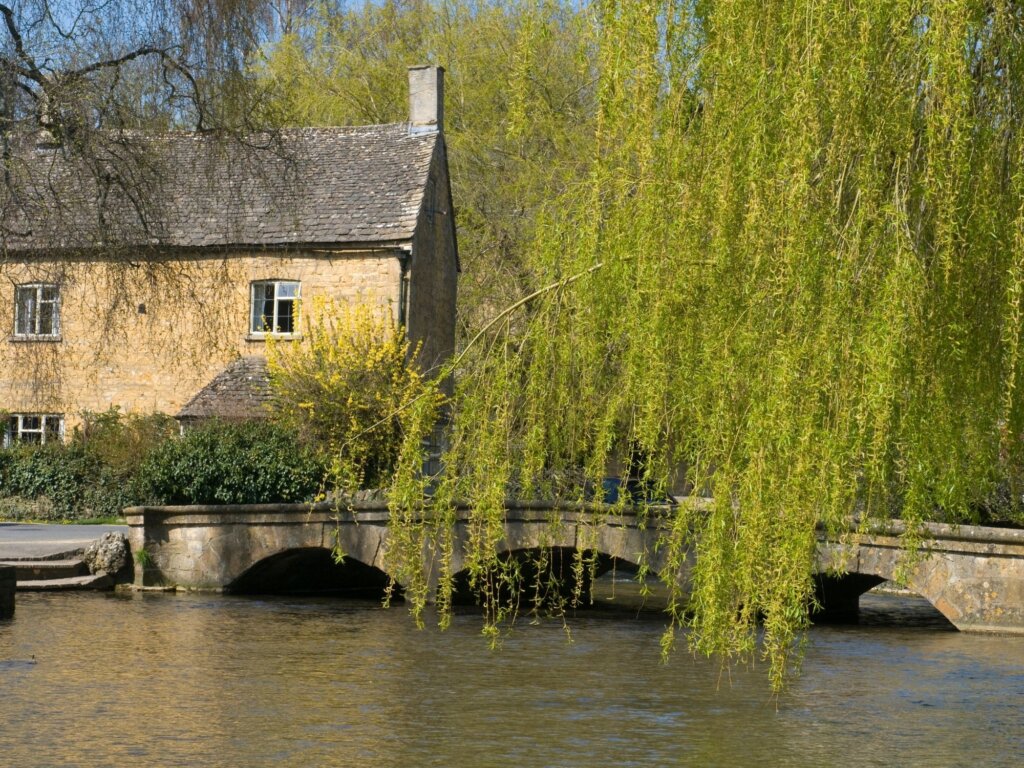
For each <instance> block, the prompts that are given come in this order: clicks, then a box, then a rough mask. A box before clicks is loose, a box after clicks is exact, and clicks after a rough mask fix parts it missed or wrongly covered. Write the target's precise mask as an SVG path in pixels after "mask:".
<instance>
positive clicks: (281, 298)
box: [249, 280, 302, 337]
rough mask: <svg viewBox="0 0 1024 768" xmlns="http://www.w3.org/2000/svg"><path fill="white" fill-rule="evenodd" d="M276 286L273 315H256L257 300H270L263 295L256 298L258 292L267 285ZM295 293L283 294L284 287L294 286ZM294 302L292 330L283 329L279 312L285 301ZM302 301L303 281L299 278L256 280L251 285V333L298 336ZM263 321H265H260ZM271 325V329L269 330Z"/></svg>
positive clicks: (257, 334)
mask: <svg viewBox="0 0 1024 768" xmlns="http://www.w3.org/2000/svg"><path fill="white" fill-rule="evenodd" d="M268 285H272V286H274V298H273V299H270V301H273V306H274V314H273V317H267V316H266V315H263V314H261V315H259V316H257V315H256V302H257V301H259V302H264V301H268V299H267V298H266V297H265V296H261V297H260V298H259V299H257V298H256V292H257V291H259V290H261V289H265V288H266V286H268ZM293 287H294V295H291V296H289V295H282V294H283V293H284V291H282V288H293ZM285 301H290V302H292V329H291V330H290V331H281V330H279V328H280V319H281V315H280V314H279V312H280V308H281V305H282V303H283V302H285ZM301 301H302V283H300V282H299V281H298V280H254V281H253V282H252V283H251V284H250V286H249V334H250V335H251V336H256V337H266V336H297V335H298V333H299V330H298V327H297V326H298V322H299V304H300V302H301ZM268 320H269V321H270V322H269V323H268V322H266V321H268ZM260 321H263V322H260ZM268 326H269V330H268Z"/></svg>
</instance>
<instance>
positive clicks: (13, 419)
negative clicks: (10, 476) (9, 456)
mask: <svg viewBox="0 0 1024 768" xmlns="http://www.w3.org/2000/svg"><path fill="white" fill-rule="evenodd" d="M32 419H38V420H39V426H38V427H36V426H29V425H28V423H30V420H32ZM48 427H49V428H48ZM26 435H39V442H38V443H36V442H35V441H34V440H26V439H25V436H26ZM3 438H4V440H3V444H4V448H9V447H11V446H12V445H15V444H17V443H32V444H35V445H46V443H47V442H49V441H51V440H57V441H58V442H63V440H64V415H63V414H60V413H9V414H7V423H6V424H5V425H4V434H3Z"/></svg>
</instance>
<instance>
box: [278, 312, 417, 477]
mask: <svg viewBox="0 0 1024 768" xmlns="http://www.w3.org/2000/svg"><path fill="white" fill-rule="evenodd" d="M304 317H305V326H304V329H303V338H302V341H301V342H282V343H277V342H275V341H274V340H269V341H268V345H267V351H268V363H269V368H270V385H271V389H272V390H273V393H274V417H275V420H276V421H278V422H279V423H280V424H282V425H284V426H285V427H286V428H287V429H289V430H290V431H292V432H293V433H294V434H296V435H298V436H299V437H300V438H301V439H302V442H303V443H304V444H305V445H307V446H309V447H310V448H311V449H312V450H315V451H316V452H317V453H318V454H319V455H321V456H322V457H323V458H324V460H325V461H326V462H327V463H328V465H329V473H328V477H329V483H330V484H331V485H332V486H334V487H335V488H339V489H343V490H347V491H355V490H358V489H360V488H376V487H378V486H379V484H380V483H382V482H384V481H386V480H388V479H389V478H390V476H391V473H392V472H393V470H394V467H395V462H396V460H397V457H398V450H399V446H400V445H401V441H402V436H403V420H404V416H403V412H404V411H405V409H406V407H407V406H408V404H409V403H411V402H412V401H414V400H416V399H418V398H421V397H423V396H426V394H427V393H426V384H425V382H424V380H423V377H422V376H421V374H420V373H419V372H418V370H417V369H416V366H415V365H412V364H411V360H412V359H413V358H414V351H413V350H412V349H410V344H409V341H408V339H407V338H406V336H405V331H404V329H403V328H401V327H398V326H396V325H395V323H394V321H393V320H392V319H391V317H390V315H389V314H388V313H385V314H382V313H381V312H380V311H379V310H374V309H373V308H371V307H367V306H364V305H357V306H354V307H347V306H346V307H339V306H338V305H336V304H333V303H330V304H324V303H321V304H319V305H314V306H312V307H309V308H307V311H306V312H305V313H304Z"/></svg>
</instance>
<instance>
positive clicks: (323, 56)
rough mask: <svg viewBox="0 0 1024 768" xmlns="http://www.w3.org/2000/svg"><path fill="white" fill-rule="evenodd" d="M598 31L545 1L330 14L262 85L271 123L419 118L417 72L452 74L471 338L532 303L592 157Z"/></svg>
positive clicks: (278, 61) (284, 49) (453, 2)
mask: <svg viewBox="0 0 1024 768" xmlns="http://www.w3.org/2000/svg"><path fill="white" fill-rule="evenodd" d="M596 29H597V28H596V26H595V23H594V15H593V13H592V11H591V10H590V9H589V8H588V7H586V6H582V7H580V6H577V5H574V4H571V3H566V2H558V1H545V2H539V3H505V2H496V1H494V0H485V2H468V1H467V0H437V1H436V2H429V1H428V0H412V1H411V2H395V1H394V0H387V1H386V2H383V3H370V2H368V3H365V4H364V5H357V4H348V3H325V4H323V5H322V6H321V8H320V10H319V12H318V13H316V14H312V15H310V17H309V18H307V19H306V20H304V21H303V22H301V23H297V24H296V26H295V28H294V29H293V31H292V33H290V34H287V35H285V36H283V38H282V39H281V40H279V41H277V42H276V44H274V45H272V46H271V47H270V48H269V50H268V53H267V58H266V61H265V62H264V63H263V64H262V65H261V66H260V67H258V68H257V74H258V76H259V78H260V80H261V82H262V84H263V86H264V88H265V89H266V91H267V94H266V98H265V100H266V103H267V104H268V108H269V112H268V114H267V115H266V119H267V120H269V121H271V122H276V123H279V124H283V125H296V126H307V125H360V124H367V123H387V122H401V121H404V120H407V119H408V95H407V94H408V86H407V78H406V68H407V67H408V66H411V65H418V64H438V65H441V66H443V67H444V68H445V70H446V73H445V141H446V144H447V147H448V156H449V161H450V164H451V176H452V195H453V198H454V205H455V209H456V214H457V221H458V228H459V255H460V258H461V261H462V266H463V273H462V278H461V281H460V286H459V307H460V309H459V318H460V323H461V325H460V332H463V333H464V332H465V331H466V330H467V329H469V330H471V329H473V328H474V327H475V326H478V324H479V323H480V322H481V321H482V320H483V318H484V317H485V316H486V315H487V314H488V313H490V312H491V311H493V309H494V308H495V307H500V306H503V305H504V304H506V303H509V302H511V301H513V300H515V299H517V298H519V297H520V296H521V295H522V294H523V293H524V292H525V291H527V290H528V289H529V288H530V286H531V283H532V281H533V280H534V279H535V277H536V276H535V275H534V274H533V271H532V265H531V264H530V263H529V261H528V260H527V259H526V258H525V253H526V251H527V249H528V248H529V246H530V244H531V242H532V240H533V238H534V229H535V226H536V223H537V221H538V218H537V214H538V212H539V211H541V210H542V209H543V208H544V206H545V205H547V204H549V203H550V202H551V200H552V195H557V194H559V193H560V192H562V191H564V190H565V189H567V188H568V187H569V186H570V185H571V184H572V183H573V182H575V181H578V180H579V179H582V178H585V176H586V173H587V169H588V166H589V164H590V162H591V157H592V146H593V135H594V134H593V129H594V118H595V113H596V99H595V96H596V91H595V88H594V81H595V72H594V55H595V51H596V47H595V35H596Z"/></svg>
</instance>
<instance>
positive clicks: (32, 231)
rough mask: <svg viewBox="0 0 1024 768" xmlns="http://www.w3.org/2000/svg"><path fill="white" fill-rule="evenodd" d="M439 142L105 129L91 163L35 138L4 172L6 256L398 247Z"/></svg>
mask: <svg viewBox="0 0 1024 768" xmlns="http://www.w3.org/2000/svg"><path fill="white" fill-rule="evenodd" d="M438 137H439V134H437V133H428V134H416V135H411V134H410V132H409V129H408V125H407V124H405V123H400V124H394V125H375V126H362V127H347V128H302V129H292V130H284V131H281V132H279V133H277V134H273V135H268V136H262V137H256V138H253V137H250V139H248V140H246V141H239V140H237V139H234V140H233V139H224V138H219V137H216V136H213V135H210V134H197V133H165V134H144V133H135V134H117V135H114V134H110V135H108V136H106V137H105V138H104V137H103V136H101V138H104V141H103V142H102V143H101V144H102V145H101V146H98V147H96V148H94V149H93V151H92V152H90V157H91V158H92V159H91V160H90V161H89V162H86V161H84V160H82V159H81V158H77V159H76V158H74V157H73V156H72V155H71V154H70V153H69V152H68V151H67V150H65V149H62V148H49V149H46V148H39V147H38V146H36V144H35V143H34V142H30V143H27V144H25V145H23V146H22V147H21V148H19V150H18V151H17V153H16V154H15V162H14V163H13V164H12V165H11V167H10V170H9V173H10V177H11V179H12V181H13V187H14V188H15V190H17V191H16V193H14V194H11V193H9V192H5V193H4V194H5V195H6V197H4V198H3V199H2V200H0V238H2V240H3V243H2V245H3V246H4V247H6V249H7V250H9V251H24V250H45V251H48V250H54V249H91V248H98V247H109V246H110V245H112V244H116V245H126V246H142V245H146V246H153V247H157V248H160V247H173V248H205V247H224V246H238V245H242V246H244V245H251V246H257V247H260V246H281V245H287V244H311V245H316V244H323V245H328V244H334V243H338V244H343V243H380V242H389V241H396V240H404V239H408V238H410V237H411V236H412V234H413V229H414V227H415V225H416V218H417V214H418V212H419V209H420V205H421V202H422V199H423V195H424V193H425V189H426V182H427V177H428V173H429V170H430V164H431V158H432V156H433V154H434V152H435V151H436V150H437V149H438V145H439V139H438ZM95 158H99V159H95Z"/></svg>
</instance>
